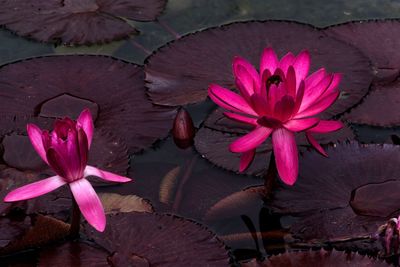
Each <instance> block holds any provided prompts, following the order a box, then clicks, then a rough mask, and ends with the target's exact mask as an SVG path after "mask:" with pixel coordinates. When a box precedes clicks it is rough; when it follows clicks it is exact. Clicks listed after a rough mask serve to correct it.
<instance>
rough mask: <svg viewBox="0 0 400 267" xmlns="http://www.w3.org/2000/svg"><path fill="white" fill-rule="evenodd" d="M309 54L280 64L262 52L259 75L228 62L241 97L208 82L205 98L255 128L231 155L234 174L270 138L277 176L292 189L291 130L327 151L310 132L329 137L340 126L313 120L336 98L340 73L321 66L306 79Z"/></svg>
mask: <svg viewBox="0 0 400 267" xmlns="http://www.w3.org/2000/svg"><path fill="white" fill-rule="evenodd" d="M310 62H311V60H310V55H309V53H308V52H307V51H303V52H301V53H300V54H299V55H297V56H294V55H293V54H292V53H288V54H286V55H285V56H284V57H283V58H282V59H281V60H279V59H278V57H277V55H276V54H275V52H274V51H273V50H272V49H271V48H266V49H265V50H264V51H263V54H262V56H261V61H260V68H259V72H258V71H257V70H256V69H255V68H254V67H253V66H252V65H251V64H250V63H249V62H247V61H246V60H245V59H243V58H240V57H236V58H235V59H234V60H233V74H234V76H235V84H236V87H237V89H238V90H239V93H240V94H237V93H234V92H233V91H231V90H229V89H226V88H223V87H221V86H219V85H217V84H212V85H210V86H209V88H208V95H209V96H210V98H211V99H212V100H213V101H214V102H215V103H216V104H217V105H219V106H221V107H222V108H224V109H226V110H228V111H229V112H225V113H224V115H225V116H226V117H228V118H231V119H233V120H236V121H239V122H243V123H246V124H249V125H252V126H253V127H254V129H253V131H251V132H250V133H248V134H246V135H244V136H242V137H240V138H238V139H237V140H236V141H234V142H233V143H232V144H231V145H230V146H229V148H230V151H231V152H235V153H242V154H241V158H240V167H239V170H240V171H241V172H242V171H244V170H245V169H246V168H247V167H248V166H249V165H250V163H251V162H252V161H253V158H254V155H255V151H256V148H257V147H258V146H259V145H261V144H262V143H263V142H264V141H265V140H266V139H267V138H268V137H269V136H272V145H273V151H274V154H275V162H276V165H277V169H278V173H279V176H280V178H281V179H282V180H283V182H285V183H286V184H289V185H293V184H294V183H295V181H296V179H297V176H298V151H297V145H296V141H295V133H296V132H303V131H304V132H305V133H306V136H307V139H308V141H309V143H310V144H311V145H312V146H314V147H315V148H316V149H317V150H318V151H319V152H320V153H321V154H323V155H325V156H326V152H325V151H324V150H323V148H322V147H321V146H320V145H319V144H318V142H317V141H316V140H315V138H314V137H313V133H328V132H332V131H336V130H339V129H340V128H342V126H343V125H342V123H341V122H339V121H333V120H321V119H319V118H318V117H316V116H317V115H318V114H319V113H321V112H323V111H325V110H326V109H327V108H329V107H330V106H331V105H332V104H333V103H334V102H335V100H336V99H337V98H338V97H339V93H340V92H339V90H338V85H339V82H340V79H341V75H340V74H338V73H334V74H329V73H327V72H326V70H325V69H324V68H321V69H319V70H318V71H316V72H314V73H313V74H311V75H309V76H308V72H309V68H310Z"/></svg>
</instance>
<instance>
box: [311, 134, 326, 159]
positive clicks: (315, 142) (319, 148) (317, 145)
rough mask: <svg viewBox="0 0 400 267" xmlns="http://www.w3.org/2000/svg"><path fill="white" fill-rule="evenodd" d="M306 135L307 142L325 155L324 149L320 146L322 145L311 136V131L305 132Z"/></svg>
mask: <svg viewBox="0 0 400 267" xmlns="http://www.w3.org/2000/svg"><path fill="white" fill-rule="evenodd" d="M306 137H307V140H308V142H309V143H310V144H311V145H312V146H313V147H314V148H315V149H316V150H317V151H318V152H319V153H321V154H322V155H323V156H325V157H327V156H328V154H327V153H326V152H325V150H324V149H323V148H322V146H321V145H320V144H319V143H318V142H317V140H315V138H314V136H312V134H311V133H309V132H307V133H306Z"/></svg>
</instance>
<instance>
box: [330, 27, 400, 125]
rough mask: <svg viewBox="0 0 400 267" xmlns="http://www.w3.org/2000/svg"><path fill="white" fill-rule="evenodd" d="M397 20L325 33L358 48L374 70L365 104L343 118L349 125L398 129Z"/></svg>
mask: <svg viewBox="0 0 400 267" xmlns="http://www.w3.org/2000/svg"><path fill="white" fill-rule="evenodd" d="M399 31H400V21H399V20H371V21H361V22H350V23H344V24H340V25H337V26H333V27H329V28H327V29H326V30H325V32H326V33H327V34H328V35H330V36H332V37H335V38H338V39H340V40H342V41H344V42H347V43H349V44H352V45H354V46H356V47H358V48H359V49H360V50H361V51H362V52H364V54H365V55H367V56H368V57H369V58H370V59H371V61H372V64H373V68H374V75H375V78H374V86H373V87H372V90H371V93H370V94H369V95H368V96H367V97H366V98H365V99H364V101H363V102H362V103H361V104H360V105H359V106H357V107H356V108H354V109H352V110H351V112H350V113H349V114H346V116H345V119H346V120H348V121H350V122H352V123H359V124H368V125H373V126H383V127H394V126H399V125H400V120H399V118H398V116H396V114H398V113H399V112H400V109H399V103H400V98H399V92H400V91H399V82H398V81H396V80H397V78H398V77H399V75H400V63H399V62H400V53H399V52H398V49H397V47H398V46H399V45H400V38H399V37H398V36H399V35H398V32H399Z"/></svg>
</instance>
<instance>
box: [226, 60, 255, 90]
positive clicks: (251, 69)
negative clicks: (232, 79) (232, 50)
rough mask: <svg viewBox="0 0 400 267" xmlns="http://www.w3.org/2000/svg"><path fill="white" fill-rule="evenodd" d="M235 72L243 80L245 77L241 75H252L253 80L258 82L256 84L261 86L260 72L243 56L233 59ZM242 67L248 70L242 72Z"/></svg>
mask: <svg viewBox="0 0 400 267" xmlns="http://www.w3.org/2000/svg"><path fill="white" fill-rule="evenodd" d="M232 67H233V74H234V75H235V76H236V77H237V78H239V79H241V80H242V82H243V78H244V77H242V76H241V75H250V76H251V78H252V79H253V81H254V82H255V83H256V85H257V86H258V87H259V86H260V75H259V74H258V72H257V70H256V69H255V68H254V66H253V65H251V64H250V63H249V62H248V61H247V60H245V59H243V58H241V57H235V58H234V59H233V64H232ZM240 67H242V68H244V69H245V70H246V72H245V73H244V72H241V71H240Z"/></svg>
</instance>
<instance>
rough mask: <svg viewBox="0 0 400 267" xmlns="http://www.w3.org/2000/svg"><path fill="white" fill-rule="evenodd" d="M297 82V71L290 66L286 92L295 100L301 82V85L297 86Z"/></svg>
mask: <svg viewBox="0 0 400 267" xmlns="http://www.w3.org/2000/svg"><path fill="white" fill-rule="evenodd" d="M296 80H298V79H297V76H296V73H295V70H294V68H293V66H289V68H288V71H287V74H286V91H287V94H288V95H290V96H291V97H293V98H294V97H295V96H296V90H297V88H298V87H299V84H300V82H299V84H297V85H296Z"/></svg>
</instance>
